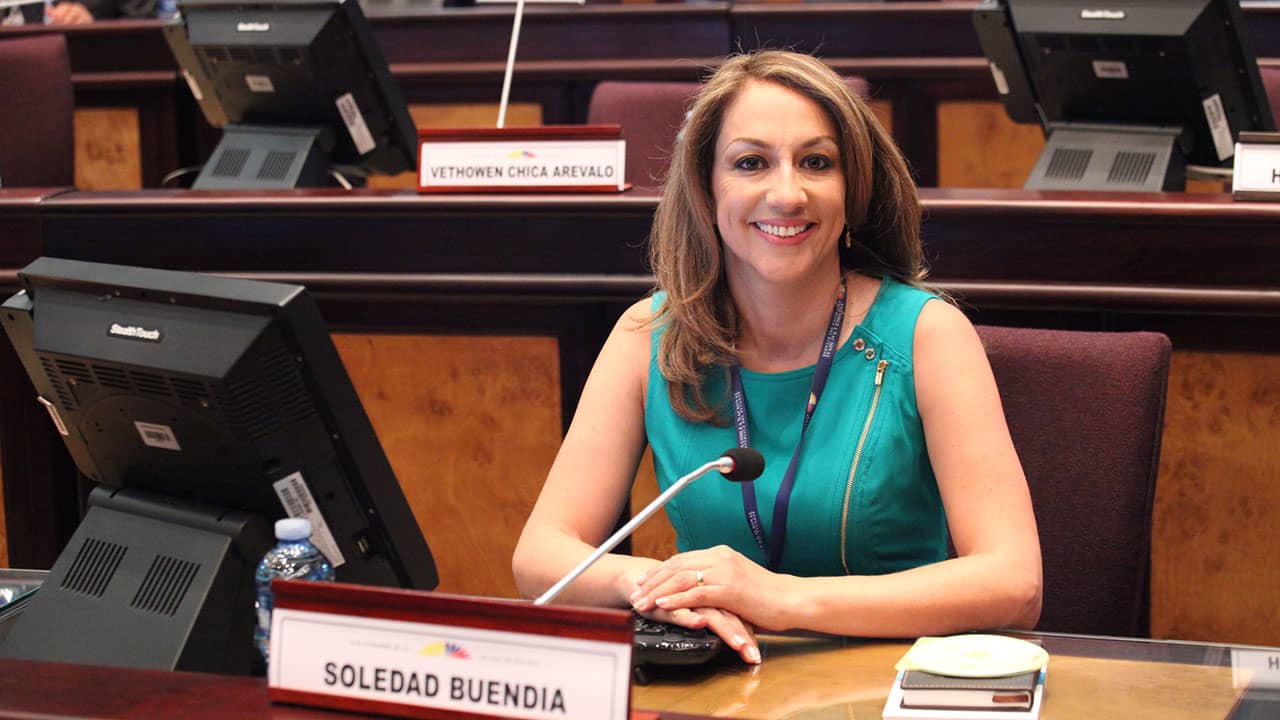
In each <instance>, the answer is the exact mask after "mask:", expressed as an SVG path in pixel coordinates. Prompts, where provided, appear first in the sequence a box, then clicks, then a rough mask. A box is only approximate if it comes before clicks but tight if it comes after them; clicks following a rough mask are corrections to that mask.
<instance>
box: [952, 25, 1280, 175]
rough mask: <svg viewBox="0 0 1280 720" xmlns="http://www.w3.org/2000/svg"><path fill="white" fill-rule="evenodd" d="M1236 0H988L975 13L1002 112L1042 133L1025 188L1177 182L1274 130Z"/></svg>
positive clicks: (1217, 163)
mask: <svg viewBox="0 0 1280 720" xmlns="http://www.w3.org/2000/svg"><path fill="white" fill-rule="evenodd" d="M1243 22H1244V18H1243V14H1242V13H1241V11H1240V6H1239V2H1238V0H1159V1H1157V0H1107V2H1103V3H1098V2H1094V1H1093V0H987V1H986V2H984V3H983V4H981V5H979V6H978V7H977V9H975V11H974V25H975V27H976V29H977V31H978V38H979V41H980V42H981V45H982V49H983V52H984V53H985V54H986V56H987V59H988V60H989V61H990V64H991V71H992V75H993V77H994V78H995V83H996V88H997V90H998V91H999V93H1000V96H1001V98H1002V100H1003V101H1004V105H1005V108H1006V110H1007V111H1008V113H1009V116H1010V117H1011V118H1012V119H1013V120H1015V121H1017V122H1023V123H1038V124H1040V125H1041V126H1042V127H1043V128H1044V131H1045V135H1046V137H1047V143H1046V146H1045V149H1044V152H1043V153H1041V155H1040V158H1039V159H1038V161H1037V162H1036V166H1035V169H1034V170H1032V173H1031V176H1030V178H1029V179H1028V181H1027V187H1029V188H1035V189H1092V190H1177V189H1182V188H1183V187H1184V184H1185V179H1186V178H1185V168H1186V165H1187V164H1192V165H1199V166H1207V167H1210V168H1212V167H1225V166H1227V165H1229V163H1230V160H1231V158H1232V156H1233V154H1234V152H1235V150H1234V143H1235V139H1236V138H1237V136H1238V134H1239V132H1240V131H1242V130H1264V131H1265V130H1274V129H1275V126H1274V121H1273V119H1272V115H1271V108H1270V105H1269V104H1268V103H1267V97H1266V93H1265V91H1264V89H1263V85H1262V81H1261V78H1260V76H1259V74H1258V65H1257V59H1256V58H1255V57H1254V54H1253V51H1252V49H1251V47H1250V43H1249V39H1248V37H1247V35H1246V32H1245V29H1244V26H1243Z"/></svg>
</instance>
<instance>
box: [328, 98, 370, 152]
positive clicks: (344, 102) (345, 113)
mask: <svg viewBox="0 0 1280 720" xmlns="http://www.w3.org/2000/svg"><path fill="white" fill-rule="evenodd" d="M334 104H335V105H337V106H338V113H340V114H341V115H342V122H344V123H346V126H347V132H348V133H351V142H352V143H355V146H356V152H358V153H360V154H361V155H364V154H365V153H369V152H373V149H374V148H375V147H377V143H375V142H374V141H373V135H372V134H371V133H370V132H369V126H368V125H366V124H365V122H364V115H361V114H360V107H359V106H358V105H356V99H355V97H353V96H352V95H351V93H347V94H345V95H342V96H339V97H338V99H337V100H335V101H334Z"/></svg>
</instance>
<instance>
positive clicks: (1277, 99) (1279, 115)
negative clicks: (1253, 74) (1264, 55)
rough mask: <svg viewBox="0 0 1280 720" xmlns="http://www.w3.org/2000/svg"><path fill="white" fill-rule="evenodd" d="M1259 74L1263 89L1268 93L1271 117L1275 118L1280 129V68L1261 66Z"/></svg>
mask: <svg viewBox="0 0 1280 720" xmlns="http://www.w3.org/2000/svg"><path fill="white" fill-rule="evenodd" d="M1258 72H1259V74H1261V75H1262V87H1263V89H1265V90H1266V91H1267V103H1268V104H1270V105H1271V115H1272V117H1274V118H1275V121H1276V126H1277V127H1280V67H1267V66H1260V67H1259V68H1258Z"/></svg>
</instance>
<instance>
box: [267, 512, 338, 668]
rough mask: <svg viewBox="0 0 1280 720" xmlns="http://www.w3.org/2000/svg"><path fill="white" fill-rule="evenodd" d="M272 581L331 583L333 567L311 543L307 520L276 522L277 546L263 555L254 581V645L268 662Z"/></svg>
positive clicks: (272, 604) (288, 519)
mask: <svg viewBox="0 0 1280 720" xmlns="http://www.w3.org/2000/svg"><path fill="white" fill-rule="evenodd" d="M275 578H285V579H289V580H333V566H332V565H330V564H329V559H328V558H326V557H325V556H324V554H323V553H321V552H320V551H319V550H318V549H317V548H316V546H315V545H312V544H311V521H310V520H308V519H306V518H285V519H284V520H277V521H276V546H275V547H273V548H271V549H270V550H268V551H267V554H266V555H263V556H262V561H261V562H259V563H258V570H257V572H256V573H255V574H254V580H255V581H256V582H257V585H258V599H257V601H256V602H255V603H254V607H255V608H256V609H257V611H258V624H257V627H255V628H254V630H253V642H254V644H255V645H256V646H257V647H258V652H260V653H262V659H263V660H268V659H269V655H268V652H269V647H270V640H271V608H272V607H273V606H274V604H275V603H274V601H273V600H272V597H271V581H272V580H274V579H275Z"/></svg>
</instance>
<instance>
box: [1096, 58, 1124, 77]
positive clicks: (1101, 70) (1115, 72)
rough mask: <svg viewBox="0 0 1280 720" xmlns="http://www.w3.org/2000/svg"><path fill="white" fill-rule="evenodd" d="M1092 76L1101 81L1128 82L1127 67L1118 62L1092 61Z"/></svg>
mask: <svg viewBox="0 0 1280 720" xmlns="http://www.w3.org/2000/svg"><path fill="white" fill-rule="evenodd" d="M1093 74H1094V76H1096V77H1098V78H1099V79H1102V80H1128V79H1129V66H1128V65H1125V64H1124V63H1123V62H1122V61H1120V60H1094V61H1093Z"/></svg>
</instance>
